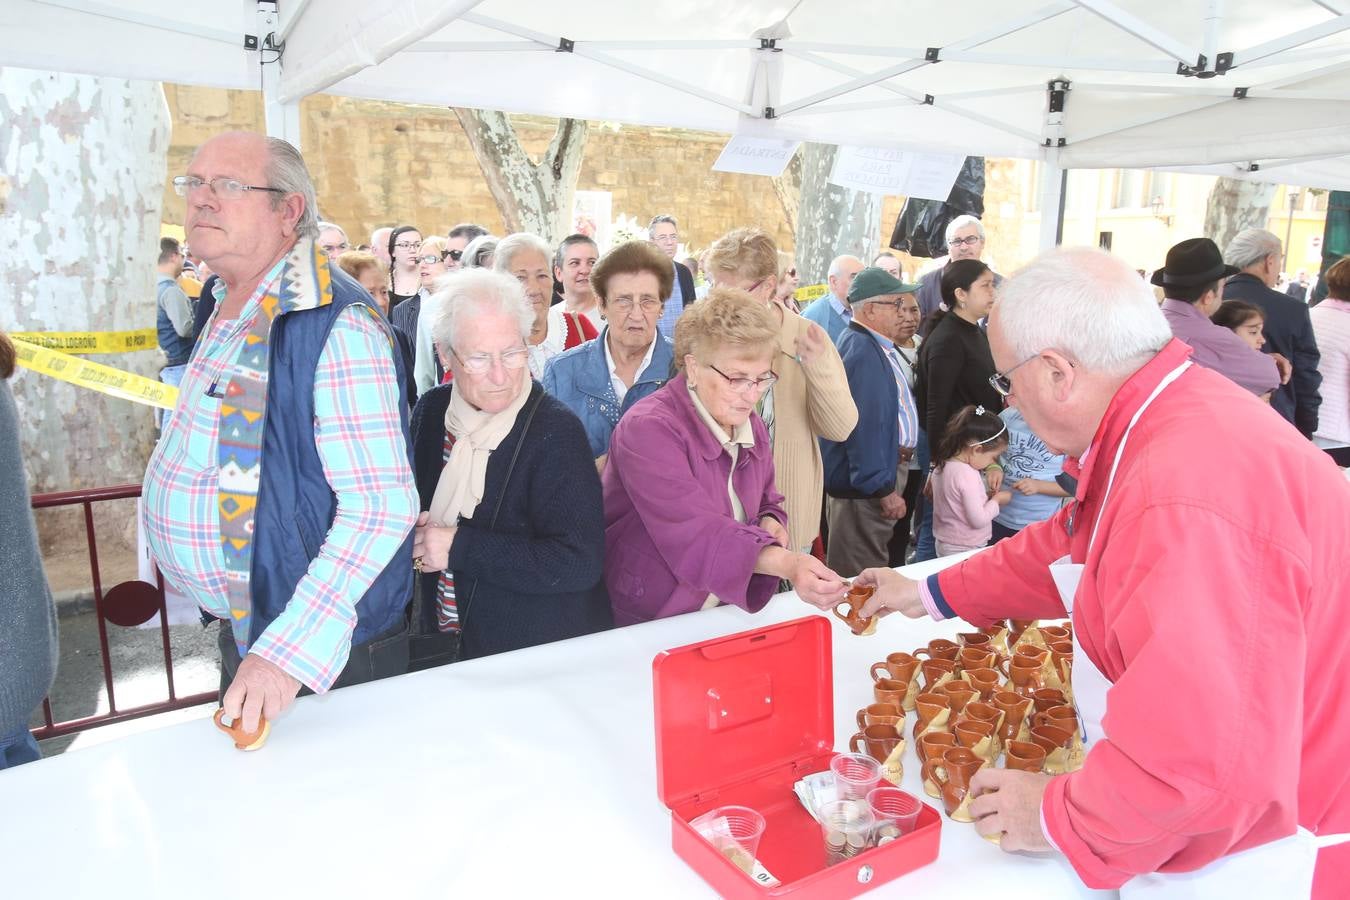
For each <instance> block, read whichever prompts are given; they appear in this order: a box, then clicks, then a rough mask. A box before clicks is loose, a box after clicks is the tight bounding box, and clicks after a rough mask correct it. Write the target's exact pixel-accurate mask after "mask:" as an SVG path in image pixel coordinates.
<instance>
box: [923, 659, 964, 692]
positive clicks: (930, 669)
mask: <svg viewBox="0 0 1350 900" xmlns="http://www.w3.org/2000/svg"><path fill="white" fill-rule="evenodd" d="M919 671H920V672H921V673H922V674H923V689H924V690H925V691H928V690H932V689H933V687H934V686H935V685H937V683H938V682H939V681H941V680H942V679H943V677H944V676H947V675H955V674H956V663H954V662H952V661H951V660H949V659H926V660H924V661H923V662H922V663H921V664H920V665H919Z"/></svg>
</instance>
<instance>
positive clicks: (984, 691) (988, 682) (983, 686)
mask: <svg viewBox="0 0 1350 900" xmlns="http://www.w3.org/2000/svg"><path fill="white" fill-rule="evenodd" d="M965 681H966V684H968V685H970V686H971V687H973V688H974V689H975V692H976V693H977V694H979V695H980V699H981V700H988V699H989V698H990V697H992V696H994V693H995V692H996V691H997V690H998V689H999V688H1000V687H1001V686H1002V685H1003V676H1002V674H1000V673H999V671H998V669H994V668H987V669H966V671H965Z"/></svg>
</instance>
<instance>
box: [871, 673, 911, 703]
mask: <svg viewBox="0 0 1350 900" xmlns="http://www.w3.org/2000/svg"><path fill="white" fill-rule="evenodd" d="M908 691H909V682H907V681H896V680H895V679H894V678H881V679H878V680H877V683H876V684H874V685H872V696H874V697H876V700H877V702H878V703H886V704H889V705H891V706H899V707H902V708H903V707H904V705H905V694H906V693H907V692H908Z"/></svg>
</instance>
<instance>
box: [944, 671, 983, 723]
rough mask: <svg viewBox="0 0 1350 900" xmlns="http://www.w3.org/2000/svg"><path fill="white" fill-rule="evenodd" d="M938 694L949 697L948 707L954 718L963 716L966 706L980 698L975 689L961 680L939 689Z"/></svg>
mask: <svg viewBox="0 0 1350 900" xmlns="http://www.w3.org/2000/svg"><path fill="white" fill-rule="evenodd" d="M936 693H939V694H946V695H947V700H948V704H947V705H948V706H949V707H950V708H951V711H952V716H953V717H955V716H959V715H961V710H962V709H964V708H965V706H966V704H967V703H969V702H970V701H972V700H975V699H978V698H979V696H980V695H979V693H978V692H977V691H976V690H975V689H974V688H973V687H971V686H970V685H969V684H968V683H967V682H964V681H962V680H961V679H959V678H954V679H952V680H951V681H949V682H947V683H946V684H944V685H942V686H941V687H939V688H937V690H936Z"/></svg>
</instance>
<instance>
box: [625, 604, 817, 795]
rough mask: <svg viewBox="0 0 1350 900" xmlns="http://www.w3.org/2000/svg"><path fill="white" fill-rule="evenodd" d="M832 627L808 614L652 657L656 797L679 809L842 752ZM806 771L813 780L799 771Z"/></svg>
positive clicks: (666, 651)
mask: <svg viewBox="0 0 1350 900" xmlns="http://www.w3.org/2000/svg"><path fill="white" fill-rule="evenodd" d="M833 675H834V670H833V662H832V659H831V651H830V622H829V620H827V619H826V618H824V617H823V616H807V617H805V618H801V619H794V620H792V621H790V622H782V623H780V624H776V625H769V626H766V627H764V628H758V629H755V630H753V631H743V632H740V633H739V634H732V635H728V636H726V637H720V638H714V639H712V640H708V641H703V642H701V643H697V644H689V645H687V646H684V647H676V648H674V649H672V650H665V651H662V652H661V653H660V654H658V655H657V657H656V659H654V660H653V661H652V681H653V691H654V694H655V716H656V791H657V794H658V795H659V796H660V798H661V801H662V802H663V803H665V805H666V806H667V807H670V808H674V807H676V806H677V805H680V804H682V803H684V802H687V801H689V800H693V799H695V798H697V797H700V796H703V795H707V794H709V793H710V792H712V791H716V790H717V789H719V788H721V787H722V786H724V785H728V784H732V783H735V782H739V781H744V780H748V779H755V778H759V777H763V776H764V775H767V774H769V773H771V772H773V771H775V770H779V769H783V770H788V769H790V768H791V767H793V765H794V764H801V765H805V764H806V763H808V762H815V763H816V764H817V765H818V764H819V761H820V758H821V757H822V756H823V755H828V754H829V753H830V751H831V750H832V748H833V746H834V727H833V717H834V709H833V681H834V678H833ZM800 774H805V773H804V772H801V773H799V774H798V776H797V777H800Z"/></svg>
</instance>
